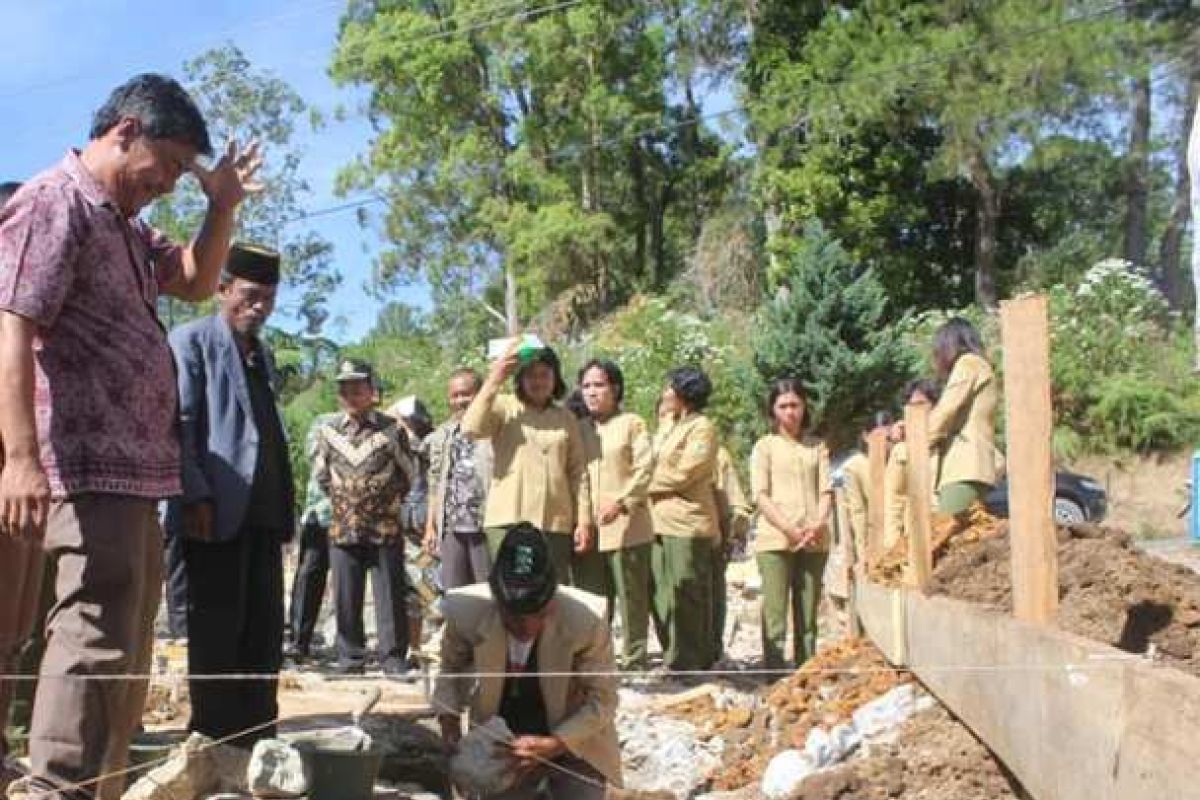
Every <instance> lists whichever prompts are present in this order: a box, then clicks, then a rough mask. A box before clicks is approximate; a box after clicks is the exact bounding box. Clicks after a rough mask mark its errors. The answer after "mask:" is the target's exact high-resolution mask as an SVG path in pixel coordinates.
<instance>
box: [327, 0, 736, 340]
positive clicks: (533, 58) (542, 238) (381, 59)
mask: <svg viewBox="0 0 1200 800" xmlns="http://www.w3.org/2000/svg"><path fill="white" fill-rule="evenodd" d="M727 6H730V7H731V6H732V4H731V3H729V2H728V0H655V2H646V3H624V2H612V0H582V2H579V3H576V4H572V5H571V7H570V8H565V9H564V8H558V7H557V5H556V4H551V3H543V2H538V3H533V4H531V5H530V6H529V7H528V8H527V9H526V10H525V11H524V12H523V13H520V14H517V13H514V9H513V8H512V6H511V4H504V3H497V2H496V0H451V1H450V2H444V3H439V4H437V6H436V7H432V6H430V5H429V4H425V3H416V2H401V3H393V2H380V1H376V0H356V1H355V2H352V3H351V4H350V7H349V10H348V11H347V13H346V15H345V17H344V18H343V22H342V27H341V31H340V33H339V38H338V45H337V51H336V53H335V55H334V60H333V65H332V74H333V75H334V77H335V79H337V80H338V81H340V82H344V83H354V84H358V85H361V86H364V87H366V88H367V89H368V90H369V92H370V100H369V107H370V113H371V115H372V118H373V120H374V121H375V122H376V123H377V130H378V135H377V136H376V137H375V139H374V140H373V141H372V142H371V143H370V147H369V152H368V153H367V154H366V155H365V156H364V157H363V158H361V159H359V161H358V162H356V163H355V164H353V165H352V166H350V167H348V168H347V169H346V170H344V171H343V173H342V175H341V178H340V185H341V187H342V188H343V189H344V190H350V189H372V190H377V191H381V192H383V193H385V194H386V195H387V197H388V199H389V204H388V210H387V212H386V220H385V229H386V238H387V242H388V245H389V246H388V248H387V250H385V252H384V253H383V254H382V256H381V257H380V261H379V264H378V268H377V270H376V278H377V283H378V286H379V288H381V289H383V290H387V289H389V288H391V287H393V286H395V285H397V284H399V283H403V282H405V281H410V280H414V279H417V278H424V279H425V280H426V281H427V282H428V283H430V284H434V285H438V286H442V287H450V288H451V289H452V290H453V291H456V292H459V293H466V294H470V295H473V296H478V295H480V294H487V293H495V292H496V290H498V289H499V288H500V287H503V286H504V281H505V278H506V277H510V278H511V279H512V280H513V281H514V282H515V284H516V289H517V291H516V293H515V295H513V296H512V297H511V298H510V297H509V296H508V295H505V294H502V295H501V297H500V298H499V299H500V300H501V302H500V303H495V302H493V303H492V305H493V306H496V305H499V306H502V307H504V308H505V315H506V316H507V317H508V318H509V320H515V319H521V320H528V319H530V318H533V317H536V316H538V315H539V314H540V313H541V312H543V311H544V310H545V308H546V307H547V305H549V304H550V303H551V302H553V301H554V300H555V299H556V298H557V297H558V296H559V295H561V294H563V293H565V292H569V291H572V290H575V289H577V288H578V287H589V288H590V290H591V294H590V297H589V300H588V302H587V303H586V304H585V305H587V306H588V309H585V310H590V311H592V312H596V311H603V310H607V309H610V308H612V307H614V306H615V305H616V304H617V303H618V302H620V301H621V300H622V299H624V298H625V297H628V296H629V295H630V294H631V293H632V292H634V291H636V290H639V289H650V290H654V289H658V288H661V287H662V286H663V285H665V284H666V282H667V281H668V280H669V279H670V278H671V277H672V276H673V275H674V274H676V273H677V272H678V271H679V269H680V268H681V266H682V264H683V261H684V258H685V256H686V254H687V253H688V252H689V250H690V248H691V245H692V243H693V242H694V240H695V238H696V236H697V235H698V233H699V230H700V226H701V224H702V223H703V218H704V216H705V215H706V214H707V213H708V212H709V211H710V210H711V209H712V208H715V207H717V206H718V205H719V203H720V202H721V200H722V198H723V195H724V193H725V191H726V190H727V188H728V187H729V185H730V183H731V180H730V178H731V173H732V167H731V156H730V148H728V147H726V146H725V145H724V144H723V143H722V142H721V141H720V140H719V139H718V138H717V137H716V136H715V135H714V134H713V133H712V132H711V131H709V130H708V129H706V128H705V126H704V125H703V123H702V122H701V121H700V119H699V118H700V116H701V114H700V108H699V104H698V101H697V99H696V96H695V92H694V87H695V86H696V85H699V84H700V83H701V82H702V80H703V75H704V74H705V69H706V68H707V67H709V66H711V65H713V64H714V63H716V62H717V61H719V60H720V59H722V58H724V57H726V55H727V52H726V51H727V48H726V47H725V44H724V43H725V42H727V41H728V37H729V36H730V35H731V33H730V31H729V30H728V28H729V27H730V23H729V19H730V18H729V17H728V16H727V14H728V11H729V8H727ZM480 20H486V21H487V24H479V23H480ZM431 31H437V33H436V35H430V32H431ZM614 142H615V144H614ZM494 299H495V298H493V300H494ZM510 299H511V300H513V301H515V304H516V307H515V308H514V307H512V304H511V303H510V302H508V301H509V300H510Z"/></svg>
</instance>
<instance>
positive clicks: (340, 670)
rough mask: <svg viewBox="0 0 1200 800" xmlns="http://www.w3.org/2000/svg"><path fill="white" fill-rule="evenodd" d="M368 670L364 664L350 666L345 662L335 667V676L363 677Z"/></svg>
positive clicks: (340, 662)
mask: <svg viewBox="0 0 1200 800" xmlns="http://www.w3.org/2000/svg"><path fill="white" fill-rule="evenodd" d="M366 671H367V668H366V667H365V666H364V665H362V664H349V663H346V662H344V661H339V662H338V663H337V664H335V665H334V667H333V674H334V675H363V674H365V673H366Z"/></svg>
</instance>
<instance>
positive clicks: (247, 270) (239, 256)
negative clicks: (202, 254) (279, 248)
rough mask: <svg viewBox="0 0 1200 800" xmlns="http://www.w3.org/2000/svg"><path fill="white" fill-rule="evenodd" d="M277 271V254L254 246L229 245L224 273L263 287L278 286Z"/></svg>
mask: <svg viewBox="0 0 1200 800" xmlns="http://www.w3.org/2000/svg"><path fill="white" fill-rule="evenodd" d="M279 270H280V257H279V253H277V252H275V251H274V250H270V249H268V248H266V247H260V246H259V245H256V244H245V243H238V244H233V245H230V247H229V256H228V257H227V258H226V259H225V272H227V273H229V274H230V275H232V276H233V277H235V278H242V279H244V280H248V281H251V282H253V283H259V284H262V285H264V286H276V285H278V283H279Z"/></svg>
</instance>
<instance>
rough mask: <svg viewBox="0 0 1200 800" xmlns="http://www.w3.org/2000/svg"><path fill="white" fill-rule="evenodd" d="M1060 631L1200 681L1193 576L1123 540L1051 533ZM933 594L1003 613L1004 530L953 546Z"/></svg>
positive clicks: (1073, 531)
mask: <svg viewBox="0 0 1200 800" xmlns="http://www.w3.org/2000/svg"><path fill="white" fill-rule="evenodd" d="M1058 580H1059V612H1058V620H1057V624H1058V626H1059V627H1060V628H1062V629H1063V630H1067V631H1070V632H1072V633H1076V634H1079V635H1080V636H1085V637H1087V638H1089V639H1095V640H1097V641H1100V642H1104V643H1106V644H1110V645H1112V646H1114V647H1117V648H1120V649H1121V650H1125V651H1127V652H1129V653H1137V654H1142V653H1146V652H1147V651H1148V650H1150V649H1153V650H1154V652H1155V654H1156V657H1158V658H1161V659H1162V660H1163V661H1165V662H1166V663H1169V664H1170V665H1172V666H1174V667H1176V668H1178V669H1181V670H1183V671H1185V672H1188V673H1191V674H1192V675H1198V676H1200V575H1198V574H1196V573H1195V572H1193V571H1192V570H1190V569H1188V568H1186V567H1183V566H1179V565H1177V564H1169V563H1167V562H1165V561H1162V560H1160V559H1157V558H1155V557H1153V556H1150V555H1147V554H1146V553H1143V552H1141V551H1139V550H1138V549H1137V548H1135V547H1134V546H1133V544H1132V543H1131V541H1130V538H1129V536H1128V535H1127V534H1125V533H1123V532H1121V531H1117V530H1112V529H1110V528H1102V527H1098V526H1093V525H1074V526H1070V527H1062V528H1059V529H1058ZM930 592H931V593H933V594H940V595H946V596H949V597H954V598H957V599H959V600H968V601H971V602H974V603H981V604H984V605H987V606H991V607H993V608H996V609H999V610H1002V611H1006V612H1010V611H1011V609H1012V566H1011V551H1010V545H1009V537H1008V530H1007V527H1005V528H1004V529H1002V530H1000V531H998V532H996V534H995V535H994V536H990V537H984V538H979V539H978V540H976V541H971V542H961V543H956V544H955V546H953V547H951V548H949V549H948V550H947V552H946V553H945V555H944V556H943V557H942V558H941V559H940V560H939V561H938V563H937V565H936V566H935V568H934V574H933V580H932V583H931V585H930Z"/></svg>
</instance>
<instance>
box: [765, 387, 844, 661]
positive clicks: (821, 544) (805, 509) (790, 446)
mask: <svg viewBox="0 0 1200 800" xmlns="http://www.w3.org/2000/svg"><path fill="white" fill-rule="evenodd" d="M807 407H808V401H807V395H806V393H805V391H804V387H803V386H802V385H801V384H800V382H799V381H798V380H795V379H792V378H784V379H781V380H778V381H776V382H775V383H774V384H773V385H772V386H771V391H770V394H769V396H768V399H767V412H768V414H769V416H770V418H771V427H772V428H773V429H774V433H770V434H767V435H766V436H764V437H763V438H761V439H759V440H758V442H757V443H756V444H755V445H754V452H753V453H752V455H751V483H752V486H753V492H754V498H755V500H756V501H757V503H758V514H759V516H758V535H757V537H756V540H755V551H756V553H757V559H758V570H759V573H760V574H761V575H762V641H763V660H764V662H765V664H766V667H767V668H768V669H780V668H783V667H784V666H785V664H786V660H785V658H784V649H785V644H786V642H787V621H788V611H789V608H790V610H791V613H792V639H793V651H794V653H795V657H796V658H795V660H796V664H797V666H799V665H800V664H803V663H804V662H805V661H807V660H808V659H809V658H810V657H811V656H812V655H813V653H814V652H815V650H816V644H817V609H818V608H819V606H820V603H821V577H822V574H823V573H824V570H825V561H826V559H827V558H828V557H829V518H830V514H831V512H832V510H833V484H832V481H831V479H830V474H829V451H828V450H827V449H826V447H825V443H824V442H822V441H821V440H820V439H818V438H816V437H815V436H809V435H805V434H804V428H805V423H806V419H807V415H808V414H807Z"/></svg>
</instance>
